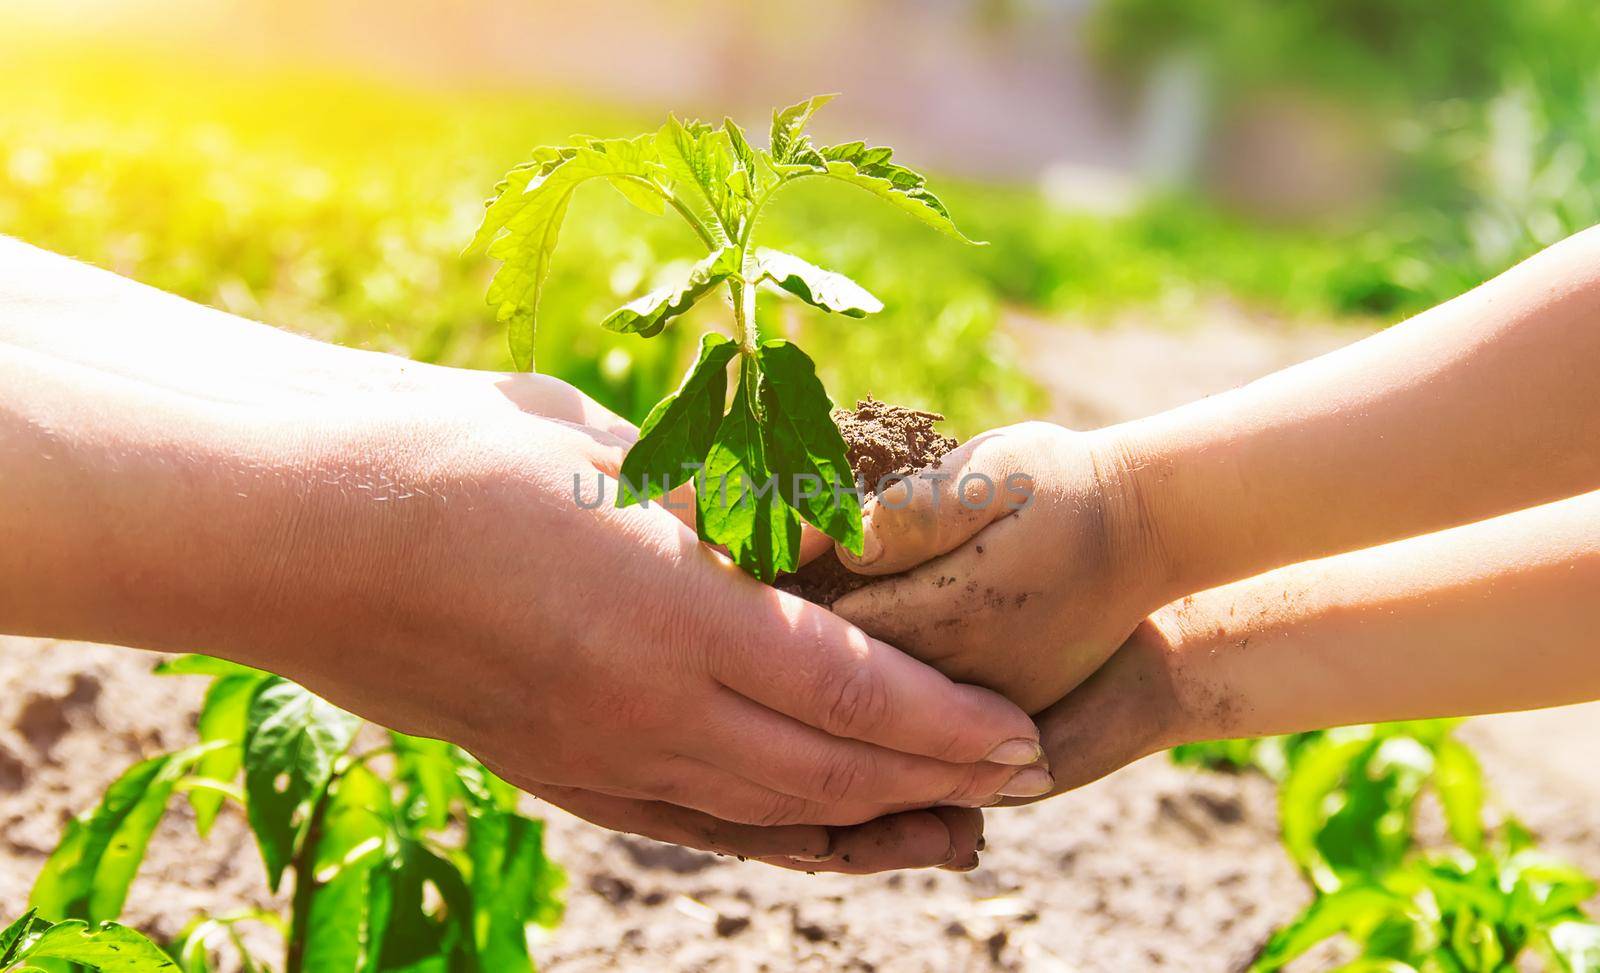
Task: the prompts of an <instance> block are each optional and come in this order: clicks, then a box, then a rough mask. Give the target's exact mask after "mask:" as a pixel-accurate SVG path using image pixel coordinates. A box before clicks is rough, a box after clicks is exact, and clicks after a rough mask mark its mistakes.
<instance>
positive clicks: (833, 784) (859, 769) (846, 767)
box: [809, 753, 870, 804]
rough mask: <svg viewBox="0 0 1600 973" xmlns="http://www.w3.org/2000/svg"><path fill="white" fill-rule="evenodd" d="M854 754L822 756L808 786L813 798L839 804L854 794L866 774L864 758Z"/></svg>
mask: <svg viewBox="0 0 1600 973" xmlns="http://www.w3.org/2000/svg"><path fill="white" fill-rule="evenodd" d="M869 759H870V758H861V757H859V756H857V755H856V754H851V753H845V754H839V755H832V756H829V757H826V758H824V759H823V760H821V761H820V762H819V763H818V764H817V767H816V769H815V770H814V771H813V773H814V775H815V776H814V777H813V779H812V786H811V787H810V788H809V790H810V792H811V794H812V797H813V799H814V800H817V801H820V802H822V803H824V804H840V803H843V802H844V801H845V800H846V799H848V798H849V797H850V796H851V795H853V794H855V793H856V791H857V790H858V789H859V788H860V785H861V784H862V782H863V781H864V780H865V779H866V777H867V775H868V770H867V767H866V765H865V763H866V760H869Z"/></svg>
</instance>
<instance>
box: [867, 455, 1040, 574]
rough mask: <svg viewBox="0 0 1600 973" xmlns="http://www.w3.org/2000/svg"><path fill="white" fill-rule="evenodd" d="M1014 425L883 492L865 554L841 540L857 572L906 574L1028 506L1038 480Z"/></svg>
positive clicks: (870, 521)
mask: <svg viewBox="0 0 1600 973" xmlns="http://www.w3.org/2000/svg"><path fill="white" fill-rule="evenodd" d="M1014 429H1015V427H1006V428H1002V429H996V430H993V431H991V432H986V433H983V434H982V435H979V436H977V437H975V438H973V439H969V440H967V441H966V442H965V443H962V444H961V445H960V446H958V447H956V448H955V449H953V450H951V451H950V452H949V453H947V454H946V455H945V457H944V458H943V459H941V460H940V461H939V462H938V463H937V464H936V465H934V466H933V467H931V468H929V469H926V470H923V471H921V472H919V473H913V474H911V475H910V476H909V477H907V478H906V479H904V480H901V481H900V482H898V483H896V484H895V485H894V486H891V487H889V488H888V489H887V490H884V491H883V492H882V493H880V494H878V495H877V496H876V497H874V498H873V499H872V501H871V502H870V503H869V504H867V508H866V510H865V512H864V513H863V515H862V521H861V529H862V533H863V535H864V539H863V544H862V551H861V556H860V557H856V556H855V555H853V554H851V553H850V552H849V551H847V550H845V549H844V547H843V546H840V547H839V548H838V554H839V560H840V561H841V562H843V563H844V566H845V567H847V568H849V569H850V570H852V571H854V572H856V573H857V574H872V575H882V574H898V573H899V572H901V571H905V570H907V569H908V568H913V567H916V566H917V565H919V564H921V563H923V562H924V561H928V560H931V559H933V558H936V557H938V556H939V555H941V554H946V553H949V552H950V551H953V550H955V549H956V548H957V547H960V546H961V545H962V544H964V543H966V542H967V541H968V540H969V539H971V538H972V536H973V535H974V534H976V533H978V531H980V530H982V529H983V528H985V527H987V526H989V525H990V524H992V523H994V522H995V521H996V520H999V519H1000V518H1001V517H1004V516H1006V515H1007V514H1009V513H1011V512H1012V511H1014V510H1017V509H1019V508H1020V507H1022V506H1023V505H1024V504H1026V502H1027V500H1028V498H1029V497H1030V496H1031V495H1032V488H1033V481H1032V479H1031V478H1028V477H1027V475H1026V472H1025V471H1024V470H1023V469H1022V462H1021V457H1020V456H1019V450H1018V449H1016V448H1015V447H1016V443H1017V439H1018V437H1017V436H1016V435H1015V434H1014V433H1013V430H1014Z"/></svg>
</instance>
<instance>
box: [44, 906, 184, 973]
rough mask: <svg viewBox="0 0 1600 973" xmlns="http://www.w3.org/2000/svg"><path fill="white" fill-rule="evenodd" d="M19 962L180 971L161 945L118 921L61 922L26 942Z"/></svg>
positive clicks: (108, 970) (116, 972) (147, 972)
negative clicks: (92, 922)
mask: <svg viewBox="0 0 1600 973" xmlns="http://www.w3.org/2000/svg"><path fill="white" fill-rule="evenodd" d="M21 945H22V948H21V949H20V950H19V951H18V954H17V956H16V957H15V962H19V963H28V964H34V963H37V962H39V961H41V960H44V961H51V960H54V961H60V962H65V963H76V964H78V965H79V966H86V967H88V968H89V969H91V970H96V971H98V973H180V971H179V970H178V966H177V964H176V963H174V962H172V960H171V958H170V957H168V956H167V954H166V953H164V952H162V950H161V947H159V946H157V945H156V944H155V943H153V942H151V941H150V940H148V939H146V938H145V937H144V936H141V935H140V934H139V933H137V932H134V931H133V930H132V929H129V928H128V927H127V926H123V925H119V924H117V923H115V922H104V923H101V924H100V925H98V926H90V925H89V924H88V923H87V922H83V921H81V920H76V919H75V920H69V921H67V922H61V923H57V924H55V925H53V926H51V927H50V928H48V929H46V930H44V931H42V932H38V933H37V934H36V935H35V936H34V937H33V938H31V939H29V940H27V941H26V942H24V943H22V944H21Z"/></svg>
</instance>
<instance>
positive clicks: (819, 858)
mask: <svg viewBox="0 0 1600 973" xmlns="http://www.w3.org/2000/svg"><path fill="white" fill-rule="evenodd" d="M789 857H790V858H793V859H794V860H795V861H797V862H811V863H812V864H820V863H822V862H828V861H833V852H831V851H830V852H827V853H826V854H821V855H790V856H789Z"/></svg>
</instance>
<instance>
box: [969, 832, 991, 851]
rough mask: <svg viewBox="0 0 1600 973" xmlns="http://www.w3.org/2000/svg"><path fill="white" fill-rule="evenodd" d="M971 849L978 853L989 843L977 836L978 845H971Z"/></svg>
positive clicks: (982, 837)
mask: <svg viewBox="0 0 1600 973" xmlns="http://www.w3.org/2000/svg"><path fill="white" fill-rule="evenodd" d="M973 847H974V848H976V849H978V850H979V851H982V850H983V849H985V848H987V847H989V842H988V840H987V839H986V838H984V836H983V835H981V834H980V835H978V843H977V844H975V845H973Z"/></svg>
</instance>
